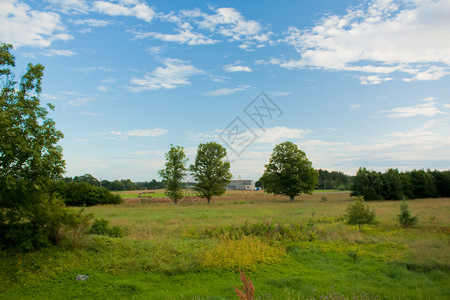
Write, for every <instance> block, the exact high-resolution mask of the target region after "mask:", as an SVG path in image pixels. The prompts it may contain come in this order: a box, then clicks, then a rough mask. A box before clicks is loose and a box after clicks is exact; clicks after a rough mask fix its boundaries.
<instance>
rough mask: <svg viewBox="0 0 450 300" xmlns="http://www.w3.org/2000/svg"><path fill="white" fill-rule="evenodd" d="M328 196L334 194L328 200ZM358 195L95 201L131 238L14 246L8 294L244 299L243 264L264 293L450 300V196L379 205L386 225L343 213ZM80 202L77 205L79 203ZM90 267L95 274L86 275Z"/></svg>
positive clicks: (6, 264)
mask: <svg viewBox="0 0 450 300" xmlns="http://www.w3.org/2000/svg"><path fill="white" fill-rule="evenodd" d="M324 196H325V197H326V198H327V199H326V201H325V200H324V199H323V197H324ZM349 198H350V197H349V194H348V193H335V194H327V195H324V194H313V195H302V196H300V197H297V198H296V201H295V202H294V203H289V199H288V198H287V197H281V196H280V197H274V196H273V195H267V194H262V193H260V194H258V192H255V193H254V192H251V193H247V194H245V193H241V194H234V195H227V196H225V197H223V198H222V197H221V198H213V200H212V202H211V204H210V205H207V204H205V201H204V200H203V199H201V200H200V199H199V200H198V201H191V202H190V203H185V204H184V205H183V204H180V205H173V204H170V203H166V202H148V203H145V204H142V203H133V202H125V203H123V204H121V205H110V206H94V207H88V208H86V209H85V211H86V212H89V213H95V217H96V218H104V219H107V220H109V222H110V225H117V226H120V227H121V228H122V230H123V232H124V237H123V238H110V237H105V236H96V235H92V236H88V237H87V238H86V239H84V240H83V241H80V245H79V246H78V247H77V248H76V249H66V250H63V249H60V248H57V247H54V248H50V249H46V250H42V251H38V252H34V253H26V254H14V255H13V256H11V255H10V254H9V253H6V252H2V253H0V255H1V257H0V258H1V259H0V261H1V264H2V265H1V266H0V280H1V281H2V282H3V283H4V284H3V285H2V286H1V287H0V298H5V299H19V298H20V299H45V298H108V299H123V298H127V299H130V298H133V299H233V298H236V296H235V292H234V289H233V286H238V285H240V284H241V283H240V281H239V273H238V272H237V271H238V269H243V270H245V271H246V274H247V275H249V276H250V278H251V280H252V281H253V283H254V286H255V289H256V294H255V296H256V299H311V298H314V299H321V298H320V296H322V298H325V296H327V297H328V299H344V298H345V299H353V297H355V298H356V299H449V297H450V287H449V284H448V283H449V279H450V276H449V275H450V246H449V241H450V218H449V216H450V199H449V198H439V199H420V200H412V201H408V204H409V207H410V210H411V212H412V214H414V215H418V216H419V223H418V225H417V226H416V227H415V228H408V229H405V228H401V227H400V226H399V225H398V222H397V214H398V213H399V207H400V204H401V202H400V201H379V202H369V204H370V205H371V206H373V207H374V208H375V211H376V220H377V221H378V224H375V225H370V226H365V227H364V230H363V232H362V233H360V232H358V230H357V228H356V227H355V226H350V225H346V224H345V223H344V221H343V218H342V216H343V214H344V213H345V207H346V202H347V201H349ZM74 209H75V208H74ZM78 274H86V275H89V276H90V279H88V280H87V281H85V282H76V280H75V277H76V275H78Z"/></svg>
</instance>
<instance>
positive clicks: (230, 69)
mask: <svg viewBox="0 0 450 300" xmlns="http://www.w3.org/2000/svg"><path fill="white" fill-rule="evenodd" d="M223 69H224V70H225V71H227V72H251V71H252V69H251V68H250V67H247V66H240V65H225V66H223Z"/></svg>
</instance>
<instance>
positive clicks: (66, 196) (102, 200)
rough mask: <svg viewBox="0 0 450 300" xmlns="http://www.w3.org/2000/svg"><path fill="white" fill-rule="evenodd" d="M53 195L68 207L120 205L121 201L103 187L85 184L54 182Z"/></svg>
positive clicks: (117, 196)
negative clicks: (57, 195) (57, 196)
mask: <svg viewBox="0 0 450 300" xmlns="http://www.w3.org/2000/svg"><path fill="white" fill-rule="evenodd" d="M52 191H53V193H56V194H59V195H60V196H61V197H62V199H63V201H64V203H65V204H66V205H68V206H92V205H98V204H120V203H122V202H123V199H122V198H121V197H120V196H119V195H116V194H113V193H111V192H110V191H108V190H107V189H105V188H103V187H98V186H94V185H91V184H89V183H87V182H76V181H71V182H65V181H62V180H59V181H55V182H54V183H53V188H52Z"/></svg>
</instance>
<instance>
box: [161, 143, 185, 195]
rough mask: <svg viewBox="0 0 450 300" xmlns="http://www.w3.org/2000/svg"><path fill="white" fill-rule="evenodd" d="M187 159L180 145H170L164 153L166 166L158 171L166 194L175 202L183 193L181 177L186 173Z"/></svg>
mask: <svg viewBox="0 0 450 300" xmlns="http://www.w3.org/2000/svg"><path fill="white" fill-rule="evenodd" d="M187 161H188V159H187V157H186V153H185V151H184V148H183V147H181V146H174V145H170V150H169V151H168V152H167V153H166V165H165V166H166V168H165V169H163V170H160V171H159V176H161V178H162V180H163V182H164V186H165V188H166V195H167V196H168V197H169V198H170V199H172V200H173V203H174V204H177V202H178V200H179V199H182V198H183V197H184V195H183V179H184V178H185V177H186V175H187V168H186V163H187Z"/></svg>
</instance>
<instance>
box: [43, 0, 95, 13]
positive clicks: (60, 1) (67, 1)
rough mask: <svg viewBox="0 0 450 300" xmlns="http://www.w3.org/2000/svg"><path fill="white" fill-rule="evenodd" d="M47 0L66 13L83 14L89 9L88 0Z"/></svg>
mask: <svg viewBox="0 0 450 300" xmlns="http://www.w3.org/2000/svg"><path fill="white" fill-rule="evenodd" d="M46 2H49V3H50V4H51V5H52V6H53V8H55V9H56V10H58V11H60V12H62V13H64V14H69V13H75V14H80V13H81V14H83V13H87V12H88V10H89V5H88V4H87V2H86V0H46Z"/></svg>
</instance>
